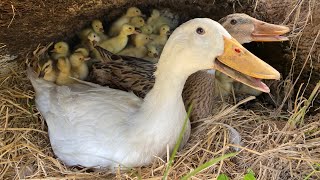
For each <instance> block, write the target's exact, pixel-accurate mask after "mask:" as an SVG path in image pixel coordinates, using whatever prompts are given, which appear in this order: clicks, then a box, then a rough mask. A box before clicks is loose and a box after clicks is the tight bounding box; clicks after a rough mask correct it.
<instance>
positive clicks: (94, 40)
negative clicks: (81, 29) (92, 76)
mask: <svg viewBox="0 0 320 180" xmlns="http://www.w3.org/2000/svg"><path fill="white" fill-rule="evenodd" d="M88 41H89V42H88V44H89V49H90V56H91V57H93V58H94V59H97V60H100V61H101V60H102V57H101V55H100V53H99V52H98V51H97V50H96V49H95V48H94V46H96V45H97V44H99V43H100V41H101V39H100V37H99V36H98V35H97V34H96V33H94V32H91V33H89V35H88Z"/></svg>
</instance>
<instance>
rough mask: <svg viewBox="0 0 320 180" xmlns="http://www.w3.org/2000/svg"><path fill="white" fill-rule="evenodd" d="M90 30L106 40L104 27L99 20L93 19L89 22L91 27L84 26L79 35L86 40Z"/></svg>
mask: <svg viewBox="0 0 320 180" xmlns="http://www.w3.org/2000/svg"><path fill="white" fill-rule="evenodd" d="M90 32H95V33H96V34H98V35H99V36H100V38H101V39H103V40H106V39H108V36H107V35H105V34H104V28H103V25H102V22H101V21H100V20H97V19H96V20H93V21H92V23H91V28H86V29H84V30H82V31H81V32H80V34H79V37H80V39H81V40H82V41H84V42H86V40H87V37H88V34H89V33H90Z"/></svg>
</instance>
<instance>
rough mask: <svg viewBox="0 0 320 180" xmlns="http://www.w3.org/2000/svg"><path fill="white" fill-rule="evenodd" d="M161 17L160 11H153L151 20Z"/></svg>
mask: <svg viewBox="0 0 320 180" xmlns="http://www.w3.org/2000/svg"><path fill="white" fill-rule="evenodd" d="M158 17H160V11H159V10H157V9H153V10H152V12H151V18H158Z"/></svg>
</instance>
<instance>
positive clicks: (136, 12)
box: [126, 7, 142, 17]
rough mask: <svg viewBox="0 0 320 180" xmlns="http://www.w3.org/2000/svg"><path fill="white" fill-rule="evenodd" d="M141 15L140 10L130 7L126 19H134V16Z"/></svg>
mask: <svg viewBox="0 0 320 180" xmlns="http://www.w3.org/2000/svg"><path fill="white" fill-rule="evenodd" d="M141 15H142V13H141V10H140V9H139V8H137V7H130V8H129V9H128V10H127V13H126V16H127V17H135V16H141Z"/></svg>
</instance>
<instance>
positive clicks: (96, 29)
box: [91, 19, 104, 33]
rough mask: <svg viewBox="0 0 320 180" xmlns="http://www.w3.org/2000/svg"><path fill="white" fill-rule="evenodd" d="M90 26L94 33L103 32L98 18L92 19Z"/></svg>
mask: <svg viewBox="0 0 320 180" xmlns="http://www.w3.org/2000/svg"><path fill="white" fill-rule="evenodd" d="M91 26H92V29H93V31H94V32H96V33H103V32H104V29H103V25H102V22H101V21H100V20H97V19H96V20H93V21H92V24H91Z"/></svg>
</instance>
